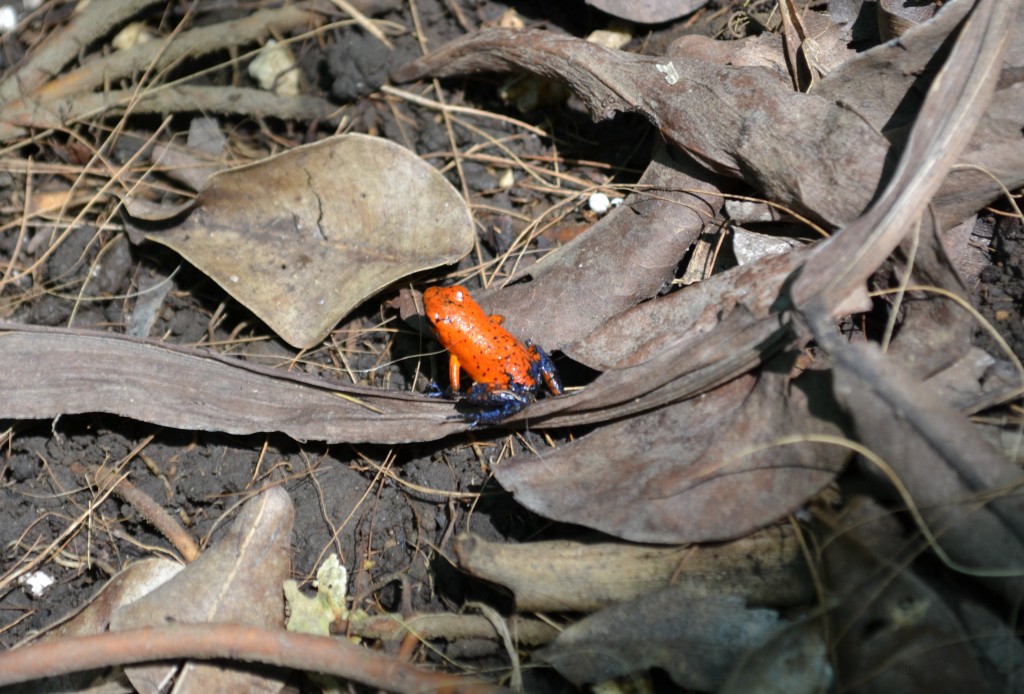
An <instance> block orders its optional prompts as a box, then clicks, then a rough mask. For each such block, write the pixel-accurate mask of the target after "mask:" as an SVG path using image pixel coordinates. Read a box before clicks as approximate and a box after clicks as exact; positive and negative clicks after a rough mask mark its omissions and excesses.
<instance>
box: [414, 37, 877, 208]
mask: <svg viewBox="0 0 1024 694" xmlns="http://www.w3.org/2000/svg"><path fill="white" fill-rule="evenodd" d="M514 68H521V69H525V70H529V71H531V72H535V73H537V74H540V75H544V76H545V77H551V78H554V79H560V80H562V81H564V82H566V84H568V86H569V87H570V88H571V89H572V90H573V91H574V92H575V93H576V94H577V95H578V96H579V97H580V98H581V99H583V101H584V102H585V103H586V105H587V107H588V108H589V109H590V111H591V113H592V114H593V115H594V117H595V118H608V117H610V116H611V115H612V114H614V113H615V112H617V111H635V112H639V113H642V114H644V115H645V116H646V117H647V118H648V119H649V120H650V121H651V122H652V123H653V124H655V125H656V126H657V127H658V128H659V129H660V130H661V132H662V133H663V134H664V135H665V137H666V139H668V140H669V141H670V142H671V143H672V144H675V145H677V146H678V147H681V148H682V149H683V150H684V151H686V152H687V153H688V154H690V155H691V156H692V157H694V158H695V159H697V160H698V161H700V162H702V163H703V164H704V165H705V166H707V167H709V168H710V169H712V170H713V171H716V172H719V173H723V174H726V175H730V176H734V177H743V178H744V179H746V180H747V181H748V182H749V183H751V184H753V185H755V186H757V187H759V188H760V190H761V191H762V193H763V194H764V195H766V196H768V197H769V198H771V199H773V200H776V201H778V202H781V203H783V204H786V205H789V206H791V207H795V208H797V209H800V210H804V211H807V212H809V213H811V214H813V215H816V216H818V217H820V218H821V219H824V220H826V221H828V222H831V223H835V224H839V223H842V222H844V221H848V220H850V219H853V218H854V217H856V215H857V214H858V213H859V212H860V211H861V210H863V209H864V207H865V206H866V205H867V203H868V201H869V200H870V199H871V196H872V194H873V193H874V191H875V189H876V187H877V185H878V182H879V180H880V178H881V176H882V164H883V162H884V161H885V157H886V153H887V152H888V149H889V143H888V142H887V141H886V140H885V138H883V137H882V136H881V135H880V134H879V133H878V132H877V131H876V130H875V129H874V128H872V127H871V126H870V125H869V124H868V123H866V122H864V120H863V119H862V118H860V117H859V116H858V115H856V114H855V113H854V112H853V111H851V110H850V109H848V108H846V107H845V106H842V105H841V104H840V103H838V102H837V101H836V100H833V99H822V98H820V97H818V96H816V95H815V94H813V93H812V94H801V93H798V92H793V91H792V89H791V88H790V87H789V86H787V85H785V84H783V83H781V82H780V81H779V80H778V79H777V75H776V73H774V72H771V71H768V70H765V69H763V68H747V67H726V66H720V65H714V64H709V63H705V62H702V61H699V60H692V59H688V58H682V57H674V56H673V57H655V56H643V55H634V54H629V53H624V52H621V51H615V50H611V49H607V48H603V47H600V46H595V45H593V44H590V43H588V42H586V41H582V40H579V39H574V38H572V37H567V36H563V35H559V34H555V33H554V32H546V31H534V30H526V31H510V30H501V29H496V30H489V31H485V32H481V33H479V34H476V35H473V36H469V37H466V38H463V39H459V40H457V41H455V42H453V43H451V44H449V45H447V46H445V47H444V48H442V49H441V50H439V51H437V52H436V53H432V54H430V55H429V56H426V57H424V58H421V59H419V60H417V61H415V62H413V63H410V64H408V65H406V66H403V68H402V69H400V70H399V71H398V72H397V74H396V77H397V78H398V79H401V80H412V79H417V78H420V77H423V76H425V75H428V74H429V75H433V76H440V77H444V76H451V75H457V74H462V73H469V72H478V71H483V70H508V69H514ZM837 190H841V191H843V194H842V195H836V191H837Z"/></svg>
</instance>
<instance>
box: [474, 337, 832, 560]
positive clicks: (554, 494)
mask: <svg viewBox="0 0 1024 694" xmlns="http://www.w3.org/2000/svg"><path fill="white" fill-rule="evenodd" d="M790 363H791V361H790V359H789V358H788V357H783V358H779V359H776V360H774V361H772V362H770V363H769V364H767V365H765V367H764V368H763V369H762V371H761V373H760V375H759V376H757V377H755V376H751V375H745V376H741V377H739V378H736V379H733V380H732V381H730V382H728V383H726V384H725V385H723V386H720V387H719V388H716V389H715V390H712V391H710V392H708V393H705V394H704V395H703V396H701V397H699V398H692V399H690V400H685V401H683V402H679V403H676V404H673V405H670V406H668V407H664V408H662V409H659V410H655V411H653V412H650V413H648V414H644V415H642V416H639V417H635V418H630V419H625V420H623V421H619V422H615V423H612V424H609V425H607V426H604V427H602V428H600V429H598V430H596V431H594V432H592V433H590V434H588V435H586V436H584V437H583V438H581V439H578V440H577V441H574V442H573V443H571V444H569V445H567V446H563V447H561V448H559V449H557V450H555V451H550V452H548V453H546V454H544V456H543V457H541V458H537V457H536V456H535V455H529V456H525V455H524V456H518V457H516V458H513V459H511V460H509V461H507V462H505V463H503V464H502V465H500V466H498V467H497V468H495V473H494V474H495V477H496V478H497V480H498V481H499V482H500V483H501V484H502V486H504V487H505V488H506V489H509V490H511V491H512V493H513V494H514V495H515V497H516V500H517V501H519V503H521V504H523V505H524V506H526V507H527V508H529V509H531V510H533V511H536V512H537V513H540V514H541V515H543V516H545V517H547V518H553V519H556V520H560V521H566V522H570V523H576V524H579V525H585V526H587V527H590V528H595V529H597V530H600V531H602V532H605V533H608V534H610V535H614V536H615V537H621V538H624V539H627V540H633V541H635V542H664V543H683V542H708V541H716V540H727V539H732V538H736V537H742V536H743V535H746V534H749V533H750V532H753V531H754V530H757V529H759V528H762V527H764V526H766V525H768V524H770V523H772V522H774V521H776V520H778V519H779V518H781V517H783V516H785V515H786V514H787V513H790V512H791V511H793V510H794V509H795V508H797V507H799V506H800V505H801V504H803V503H804V502H805V501H806V500H807V499H808V498H810V497H811V496H813V495H814V494H815V493H816V492H818V491H819V490H820V489H821V488H822V487H824V486H825V485H826V484H828V483H829V482H830V481H831V480H832V479H833V478H834V476H835V475H836V473H837V472H838V471H839V470H840V469H841V468H842V466H843V464H844V462H845V460H846V453H845V451H843V450H840V449H838V448H837V447H835V446H824V445H821V444H812V443H800V444H797V445H782V446H777V445H772V442H774V441H776V440H778V439H780V438H782V437H785V436H789V435H798V434H812V433H818V434H831V435H839V434H840V433H841V431H840V427H839V426H838V424H837V423H835V422H836V421H838V420H840V419H841V417H840V415H839V414H838V412H837V411H836V409H835V406H834V405H833V403H832V400H831V396H830V394H829V385H830V384H829V383H828V382H827V378H826V376H825V375H824V374H821V373H817V374H815V373H810V372H809V373H805V374H803V375H801V376H800V377H799V378H797V379H795V380H792V381H790V380H789V377H788V375H787V373H788V370H789V366H790ZM812 413H813V414H812ZM830 420H832V421H830ZM737 499H742V500H743V501H742V503H737V502H736V500H737Z"/></svg>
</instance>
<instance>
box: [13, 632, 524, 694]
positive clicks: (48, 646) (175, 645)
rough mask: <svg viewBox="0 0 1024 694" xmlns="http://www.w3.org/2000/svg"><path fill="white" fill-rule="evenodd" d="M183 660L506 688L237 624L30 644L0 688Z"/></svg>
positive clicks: (437, 685) (404, 688)
mask: <svg viewBox="0 0 1024 694" xmlns="http://www.w3.org/2000/svg"><path fill="white" fill-rule="evenodd" d="M186 658H187V659H195V660H214V659H228V660H237V661H242V662H247V663H263V664H265V665H273V666H276V667H282V668H289V669H294V670H304V671H308V672H318V673H322V674H325V675H332V676H334V677H342V678H345V679H349V680H354V681H356V682H361V683H363V684H366V685H369V686H371V687H380V688H382V689H387V690H388V691H395V692H424V693H426V692H431V693H436V694H442V693H445V692H447V693H449V694H455V693H458V692H466V693H474V694H483V693H488V692H507V691H508V690H506V689H504V688H502V687H498V686H495V685H492V684H489V683H487V682H483V681H481V680H477V679H472V678H469V677H460V676H457V675H449V674H444V673H437V672H428V671H425V670H421V669H419V668H415V667H413V666H411V665H407V664H405V663H402V662H400V661H398V660H393V659H391V658H388V657H386V656H384V655H381V654H379V653H374V652H372V651H370V650H367V649H365V648H360V647H359V646H355V645H353V644H351V643H348V642H347V641H344V640H340V639H334V638H330V637H326V636H312V635H310V634H297V633H293V632H289V631H282V630H278V629H261V628H257V627H248V626H241V625H237V624H179V625H172V626H166V627H161V628H159V629H154V628H146V629H133V630H130V631H120V632H110V633H106V634H99V635H96V636H83V637H78V638H69V639H54V640H52V641H42V642H39V643H34V644H31V645H29V646H25V647H23V648H16V649H14V650H10V651H7V652H5V653H0V686H7V685H11V684H18V683H21V682H31V681H33V680H37V679H40V678H43V677H53V676H56V675H65V674H68V673H71V672H81V671H85V670H93V669H97V668H102V667H109V666H118V665H130V664H132V663H142V662H148V661H153V660H180V659H186Z"/></svg>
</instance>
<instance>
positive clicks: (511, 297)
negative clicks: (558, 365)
mask: <svg viewBox="0 0 1024 694" xmlns="http://www.w3.org/2000/svg"><path fill="white" fill-rule="evenodd" d="M697 173H699V167H698V166H697V165H696V164H694V163H693V162H692V161H688V160H687V159H686V157H678V158H677V157H673V156H672V154H671V152H670V151H668V150H667V149H666V148H665V147H660V148H659V149H658V150H657V151H656V152H655V154H654V158H653V160H652V161H651V163H650V164H649V165H648V167H647V170H646V171H645V172H644V175H643V177H642V178H641V179H640V181H639V183H638V186H637V187H638V191H637V192H636V193H633V194H631V195H630V196H629V197H627V198H626V200H625V203H624V204H622V205H620V206H619V207H616V208H615V209H614V210H612V212H610V213H609V214H608V215H607V216H606V217H604V218H603V219H601V220H600V221H599V222H597V223H596V224H594V225H593V226H592V227H590V229H588V230H587V231H586V232H584V233H583V234H581V235H580V236H577V237H576V238H575V239H573V241H571V242H570V243H568V244H566V245H565V246H563V247H561V248H559V249H558V250H557V251H555V252H554V253H551V254H549V255H547V256H545V257H544V258H543V259H541V260H540V261H539V262H537V263H536V264H534V265H532V266H531V267H530V269H529V271H528V272H527V273H525V274H523V275H520V276H518V277H516V278H515V279H516V281H515V282H514V283H513V284H510V285H509V286H507V287H503V288H502V289H501V290H500V291H498V292H492V293H481V295H480V297H479V298H480V303H481V305H482V306H483V307H484V308H485V309H486V310H487V311H488V312H491V313H498V314H500V315H503V316H505V321H506V323H505V325H507V326H508V328H509V330H511V331H512V332H513V334H516V335H523V336H525V337H529V338H530V339H531V340H533V341H534V342H536V343H537V344H539V345H542V346H543V347H544V349H546V350H549V351H552V350H557V349H563V348H564V347H565V345H567V344H569V343H572V342H575V341H577V340H579V339H581V338H583V337H585V336H587V335H589V334H590V333H591V332H593V331H594V330H595V329H597V328H598V327H599V326H601V325H602V324H603V323H604V322H605V321H607V320H608V319H610V318H611V317H613V316H615V315H617V314H618V313H620V312H622V311H624V310H626V309H628V308H630V307H632V306H635V305H636V304H638V303H640V302H642V301H644V300H646V299H650V298H651V297H653V296H656V295H657V294H658V293H659V292H661V291H662V290H663V289H664V288H665V286H667V284H668V283H669V282H671V281H672V279H673V276H674V273H675V269H676V265H678V263H679V258H681V257H682V256H683V254H684V253H686V249H687V248H689V247H690V245H692V244H693V242H694V241H695V240H696V239H697V238H698V236H699V235H700V234H702V233H705V232H706V231H707V229H706V227H707V225H708V224H710V223H711V221H712V220H713V219H714V218H715V215H716V213H717V212H718V210H719V209H720V208H721V206H722V198H721V197H720V196H719V194H718V189H717V188H716V186H715V185H714V184H713V183H709V182H707V181H706V180H702V179H701V178H698V177H697V175H696V174H697ZM706 178H707V177H706V176H704V179H706ZM526 279H529V281H523V280H526Z"/></svg>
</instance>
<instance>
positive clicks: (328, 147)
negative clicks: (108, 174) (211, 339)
mask: <svg viewBox="0 0 1024 694" xmlns="http://www.w3.org/2000/svg"><path fill="white" fill-rule="evenodd" d="M127 207H128V209H129V211H130V212H132V213H133V214H138V215H139V216H140V217H145V218H146V219H147V220H149V221H150V222H153V221H156V220H157V219H158V218H161V221H162V222H163V223H164V224H165V225H166V226H168V228H167V229H166V230H162V231H152V230H150V231H149V233H147V234H146V238H148V239H150V240H152V241H156V242H158V243H161V244H164V245H165V246H168V247H170V248H172V249H173V250H175V251H176V252H178V253H180V254H181V255H182V256H183V257H184V258H185V259H186V260H188V261H189V262H191V263H192V264H193V265H195V266H196V267H198V268H199V269H200V270H202V271H203V272H204V273H206V274H207V275H209V276H210V277H211V278H212V279H213V280H214V281H215V282H217V284H219V285H220V286H221V287H222V288H223V289H224V290H225V291H226V292H228V293H229V294H231V296H233V297H234V298H235V299H237V300H238V301H239V302H241V303H242V304H244V305H245V306H246V307H248V308H249V309H250V310H251V311H252V312H253V313H255V314H256V315H257V316H259V317H260V319H262V320H263V321H264V322H266V323H267V325H269V326H270V327H271V329H273V330H274V332H276V333H277V334H278V335H280V336H281V338H282V339H284V340H285V341H286V342H288V343H289V344H291V345H294V346H296V347H300V348H307V347H312V346H313V345H315V344H316V343H318V342H319V341H321V340H322V339H323V338H324V337H325V336H326V335H327V334H328V333H329V332H330V331H331V329H332V328H333V327H334V325H335V324H336V323H337V322H338V321H339V320H340V319H341V318H342V317H343V316H345V315H346V314H347V313H348V312H349V311H351V310H352V308H354V307H355V306H356V305H357V304H359V303H360V302H361V301H363V300H365V299H366V298H367V297H369V296H370V295H372V294H373V293H375V292H377V291H379V290H380V289H381V288H383V287H385V286H387V285H389V284H391V283H392V282H395V281H396V280H398V279H401V278H402V277H405V276H406V275H409V274H411V273H414V272H417V271H420V270H426V269H429V268H433V267H437V266H438V265H443V264H446V263H451V262H454V261H455V260H458V259H459V258H460V257H462V256H463V255H465V254H466V253H467V252H468V251H469V249H470V248H471V247H472V244H473V224H472V220H471V219H470V216H469V210H468V208H467V207H466V204H465V202H464V201H463V200H462V197H461V196H460V195H459V193H458V192H457V191H456V190H455V189H454V188H453V187H452V185H451V184H450V183H448V181H447V180H445V178H444V177H443V176H441V174H439V173H438V172H437V171H435V170H434V169H433V168H432V167H431V166H429V165H428V164H427V163H425V162H424V161H423V160H421V159H420V158H419V157H417V156H416V155H414V154H413V153H411V152H409V151H408V150H407V149H405V148H404V147H401V146H399V145H396V144H394V143H392V142H389V141H387V140H383V139H380V138H374V137H369V136H366V135H355V134H353V135H342V136H337V137H333V138H329V139H326V140H322V141H320V142H317V143H314V144H310V145H305V146H302V147H297V148H295V149H293V150H290V151H288V152H285V153H283V154H279V155H277V156H274V157H271V158H269V159H265V160H263V161H261V162H258V163H256V164H250V165H248V166H243V167H240V168H237V169H232V170H230V171H224V172H221V173H218V174H215V175H214V176H212V177H211V178H210V179H209V182H208V185H207V187H206V188H205V189H204V190H203V191H202V192H201V193H200V194H199V196H198V198H197V199H196V200H195V202H194V204H193V205H191V206H190V209H189V212H188V216H187V217H186V218H185V219H184V220H183V221H181V222H180V223H177V222H178V221H179V217H178V215H179V214H180V210H178V209H175V210H168V211H166V212H164V213H162V215H161V214H154V213H152V212H151V211H149V210H143V209H141V206H139V205H135V206H134V207H133V205H132V204H131V203H128V205H127ZM147 229H152V227H151V226H149V225H147Z"/></svg>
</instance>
